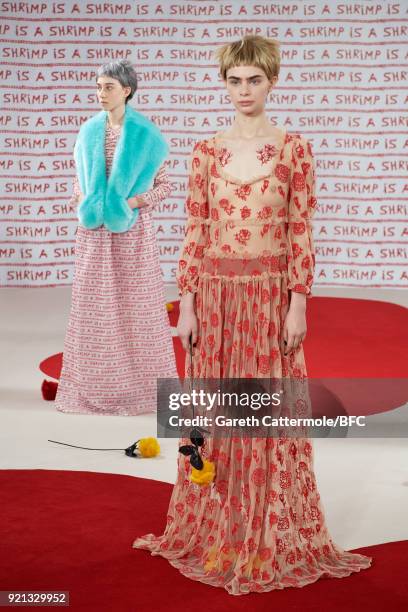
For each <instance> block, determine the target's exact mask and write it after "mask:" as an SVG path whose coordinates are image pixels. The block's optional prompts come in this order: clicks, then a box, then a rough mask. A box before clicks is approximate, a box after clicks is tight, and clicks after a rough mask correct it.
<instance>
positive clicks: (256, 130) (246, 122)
mask: <svg viewBox="0 0 408 612" xmlns="http://www.w3.org/2000/svg"><path fill="white" fill-rule="evenodd" d="M270 129H271V124H270V122H269V120H268V117H267V116H266V114H265V112H263V113H261V114H260V115H256V116H254V117H248V116H247V115H242V114H241V113H239V114H237V115H236V116H235V121H234V123H233V125H232V127H231V130H230V134H231V135H232V136H234V137H236V138H248V139H250V138H255V137H256V136H265V135H267V134H268V132H269V131H270Z"/></svg>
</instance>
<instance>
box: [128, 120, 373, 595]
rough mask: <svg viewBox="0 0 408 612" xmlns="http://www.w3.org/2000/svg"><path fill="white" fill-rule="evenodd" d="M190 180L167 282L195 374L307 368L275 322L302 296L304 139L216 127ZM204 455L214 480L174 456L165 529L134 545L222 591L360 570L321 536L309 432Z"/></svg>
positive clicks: (310, 252) (307, 243)
mask: <svg viewBox="0 0 408 612" xmlns="http://www.w3.org/2000/svg"><path fill="white" fill-rule="evenodd" d="M238 177H241V178H238ZM248 177H249V178H248ZM189 186H190V192H189V197H188V199H187V210H188V220H187V230H186V238H185V242H184V248H183V253H182V256H181V259H180V262H179V270H178V283H179V288H180V293H181V294H184V293H185V292H193V293H196V312H197V317H198V324H199V328H198V329H199V338H198V341H197V344H196V347H195V349H194V358H193V368H194V375H195V377H200V378H235V377H237V378H251V377H256V378H269V377H276V378H280V377H292V378H294V379H302V377H303V378H304V377H306V367H305V361H304V354H303V347H302V345H300V346H299V347H298V348H297V349H296V350H294V351H292V352H291V353H289V354H288V355H286V356H285V355H284V346H283V339H282V328H283V324H284V320H285V317H286V314H287V311H288V306H289V301H290V295H291V292H292V291H297V292H301V293H305V294H307V295H309V294H310V288H311V285H312V281H313V271H314V246H313V239H312V230H311V217H312V215H313V212H314V209H315V207H316V198H315V171H314V161H313V155H312V149H311V145H310V143H309V142H308V141H307V140H306V139H305V138H304V137H302V136H301V135H299V134H288V133H283V132H281V133H280V135H279V137H276V139H273V138H271V137H268V138H267V139H265V138H260V139H259V140H258V141H255V142H250V143H248V144H245V147H243V146H242V145H240V144H239V143H238V144H237V141H234V140H227V139H223V138H222V137H219V136H216V137H214V138H211V139H209V140H206V141H202V142H199V143H197V145H196V146H195V148H194V151H193V154H192V160H191V173H190V181H189ZM187 365H188V361H187V362H186V366H187ZM187 371H189V368H187ZM187 443H189V440H187V439H185V438H183V439H181V440H180V444H187ZM202 454H203V457H204V458H206V459H209V460H210V461H213V462H214V463H215V466H216V476H215V480H214V482H213V483H211V485H210V486H203V487H200V485H197V484H194V483H192V482H191V481H190V480H189V475H190V473H191V466H190V462H189V458H188V457H185V456H184V455H182V454H181V453H180V454H179V455H178V473H177V481H176V483H175V486H174V489H173V492H172V496H171V500H170V505H169V508H168V511H167V524H166V529H165V531H164V533H163V534H162V535H158V536H156V535H154V534H152V533H149V534H147V535H144V536H142V537H138V538H137V539H136V540H135V542H134V543H133V547H134V548H142V549H147V550H149V551H151V554H152V555H161V556H163V557H165V558H167V559H168V561H169V562H170V563H171V564H172V565H173V566H174V567H175V568H177V569H178V570H179V571H180V572H181V573H182V574H184V575H185V576H187V577H189V578H191V579H192V580H199V581H201V582H204V583H207V584H209V585H212V586H218V587H222V588H225V589H226V590H227V591H228V593H230V594H232V595H242V594H246V593H250V592H253V591H255V592H266V591H271V590H273V589H282V588H285V587H289V586H292V587H303V586H305V585H307V584H309V583H312V582H315V581H316V580H318V579H319V578H320V577H323V576H325V577H335V578H342V577H344V576H348V575H349V574H351V573H352V572H358V571H360V570H361V569H364V568H368V567H369V566H370V564H371V558H369V557H366V556H363V555H360V554H353V553H350V552H347V551H344V550H343V549H341V548H340V547H339V546H337V545H336V544H335V543H334V542H333V541H332V539H331V537H330V534H329V532H328V529H327V526H326V522H325V517H324V510H323V507H322V503H321V501H320V496H319V492H318V489H317V485H316V479H315V474H314V468H313V446H312V442H311V440H310V439H308V438H305V437H287V438H283V437H281V438H273V437H270V438H255V437H253V438H252V437H235V438H234V437H232V438H228V439H225V438H224V439H220V438H214V437H212V438H211V437H209V438H208V439H207V440H206V442H205V446H204V451H203V453H202Z"/></svg>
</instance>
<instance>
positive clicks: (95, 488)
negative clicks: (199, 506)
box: [0, 460, 408, 612]
mask: <svg viewBox="0 0 408 612" xmlns="http://www.w3.org/2000/svg"><path fill="white" fill-rule="evenodd" d="M136 471H137V460H135V472H136ZM0 487H1V491H2V498H3V504H2V521H1V526H2V534H1V544H2V546H1V548H2V554H1V555H0V584H1V589H2V590H6V589H7V590H12V589H15V590H30V589H32V590H41V589H44V590H66V591H70V602H71V605H70V609H71V610H75V611H77V610H84V611H85V610H86V611H87V612H94V611H97V610H98V611H101V612H125V611H126V612H128V611H133V610H137V611H139V610H140V611H142V612H145V611H146V612H159V611H161V610H163V611H164V610H186V609H193V608H197V605H198V606H199V609H204V610H209V611H211V612H214V611H218V610H219V611H220V612H221V611H223V612H224V610H228V611H230V610H246V609H247V608H248V606H251V607H252V609H253V610H255V611H256V610H266V609H268V610H272V609H274V610H302V612H308V611H311V610H313V611H314V610H324V611H326V610H330V612H338V611H344V610H348V611H354V610H355V611H357V610H358V611H359V612H360V611H361V610H370V611H372V612H374V611H377V610H378V611H381V612H382V611H383V610H390V611H392V612H399V611H402V610H406V609H407V605H408V587H407V581H406V559H407V555H408V543H407V542H393V543H389V544H383V545H378V546H370V547H366V548H360V549H358V551H357V552H361V553H363V554H368V555H371V556H372V557H373V559H374V561H373V566H372V567H371V568H370V569H368V570H364V571H362V572H360V573H359V574H353V575H351V576H349V577H347V578H342V579H321V580H319V581H317V582H316V583H314V584H311V585H308V586H307V587H304V588H302V589H295V588H288V589H285V590H284V591H272V592H270V593H264V594H251V595H244V596H241V597H234V596H231V595H228V593H226V592H224V591H223V590H222V589H219V588H215V587H210V586H207V585H204V584H202V583H199V582H192V581H190V580H189V579H188V578H185V577H184V576H182V575H181V574H179V573H178V571H177V570H176V569H175V568H173V567H171V566H170V564H169V563H168V562H167V561H166V560H165V559H162V558H161V557H151V556H150V554H149V552H147V551H142V550H136V549H132V548H131V543H132V541H133V539H134V538H135V537H136V536H137V535H142V534H145V533H148V532H153V533H157V534H159V533H162V532H163V529H164V524H165V515H166V511H167V507H168V502H169V499H170V495H171V491H172V486H171V485H170V484H166V483H161V482H157V481H154V480H146V479H142V478H132V477H130V476H120V475H115V474H98V473H92V472H65V471H48V470H3V471H0Z"/></svg>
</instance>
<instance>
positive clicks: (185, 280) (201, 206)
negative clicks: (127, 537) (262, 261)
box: [176, 141, 208, 296]
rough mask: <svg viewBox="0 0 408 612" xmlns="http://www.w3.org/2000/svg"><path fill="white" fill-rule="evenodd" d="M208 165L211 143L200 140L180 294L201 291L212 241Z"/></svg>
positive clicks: (193, 159) (188, 208) (191, 166)
mask: <svg viewBox="0 0 408 612" xmlns="http://www.w3.org/2000/svg"><path fill="white" fill-rule="evenodd" d="M207 166H208V151H207V143H206V141H202V142H198V143H197V144H196V145H195V147H194V149H193V152H192V154H191V157H190V164H189V179H188V197H187V200H186V212H187V222H186V226H185V231H186V234H185V238H184V242H183V246H182V251H181V257H180V260H179V263H178V269H177V274H176V278H177V284H178V289H179V295H180V296H182V295H184V294H185V293H195V292H196V291H197V288H198V278H199V272H200V263H201V260H202V258H203V256H204V250H205V248H206V246H207V244H208V197H207V193H208V168H207Z"/></svg>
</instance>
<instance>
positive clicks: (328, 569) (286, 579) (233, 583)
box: [132, 533, 372, 595]
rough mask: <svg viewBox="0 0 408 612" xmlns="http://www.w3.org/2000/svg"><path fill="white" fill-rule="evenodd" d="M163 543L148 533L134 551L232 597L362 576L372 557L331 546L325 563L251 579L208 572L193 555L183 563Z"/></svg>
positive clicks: (233, 572)
mask: <svg viewBox="0 0 408 612" xmlns="http://www.w3.org/2000/svg"><path fill="white" fill-rule="evenodd" d="M162 541H164V537H163V536H159V537H157V536H155V535H154V534H152V533H149V534H147V535H145V536H142V537H140V538H137V539H136V540H135V541H134V542H133V544H132V548H139V549H144V550H149V551H150V552H151V555H152V556H157V555H160V556H162V557H164V558H165V559H167V560H168V562H169V563H170V565H172V566H173V567H175V568H176V569H178V570H179V572H180V573H181V574H183V576H186V578H190V579H191V580H197V581H199V582H203V583H205V584H208V585H210V586H215V587H221V588H224V589H225V590H226V591H227V592H228V593H229V594H230V595H247V594H249V593H267V592H269V591H273V590H277V589H285V588H287V587H297V588H302V587H304V586H307V585H308V584H312V583H313V582H316V581H317V580H319V579H320V578H345V577H347V576H350V575H351V574H352V573H353V572H360V571H361V570H363V569H367V568H369V567H370V566H371V564H372V557H367V556H365V555H360V554H358V553H351V552H348V551H345V550H342V549H341V548H339V547H338V546H336V545H335V544H332V551H333V552H332V554H331V555H330V556H327V557H326V558H325V559H323V560H319V561H315V562H314V563H310V564H305V563H302V564H295V565H293V566H292V567H290V568H288V571H287V572H286V573H284V574H283V575H275V576H274V577H271V576H268V577H267V576H265V572H263V576H262V575H260V577H259V578H258V579H253V578H252V579H250V578H247V577H245V576H243V575H241V571H240V570H242V568H243V566H242V565H241V566H238V567H233V568H231V569H230V571H228V572H226V573H225V574H221V573H218V572H216V571H214V570H211V571H209V572H205V571H204V570H203V569H202V568H200V567H199V566H197V561H198V558H197V557H195V556H193V555H190V557H189V558H188V559H183V557H184V556H185V555H186V551H185V550H183V551H182V552H178V551H166V550H160V545H161V543H162Z"/></svg>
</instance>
